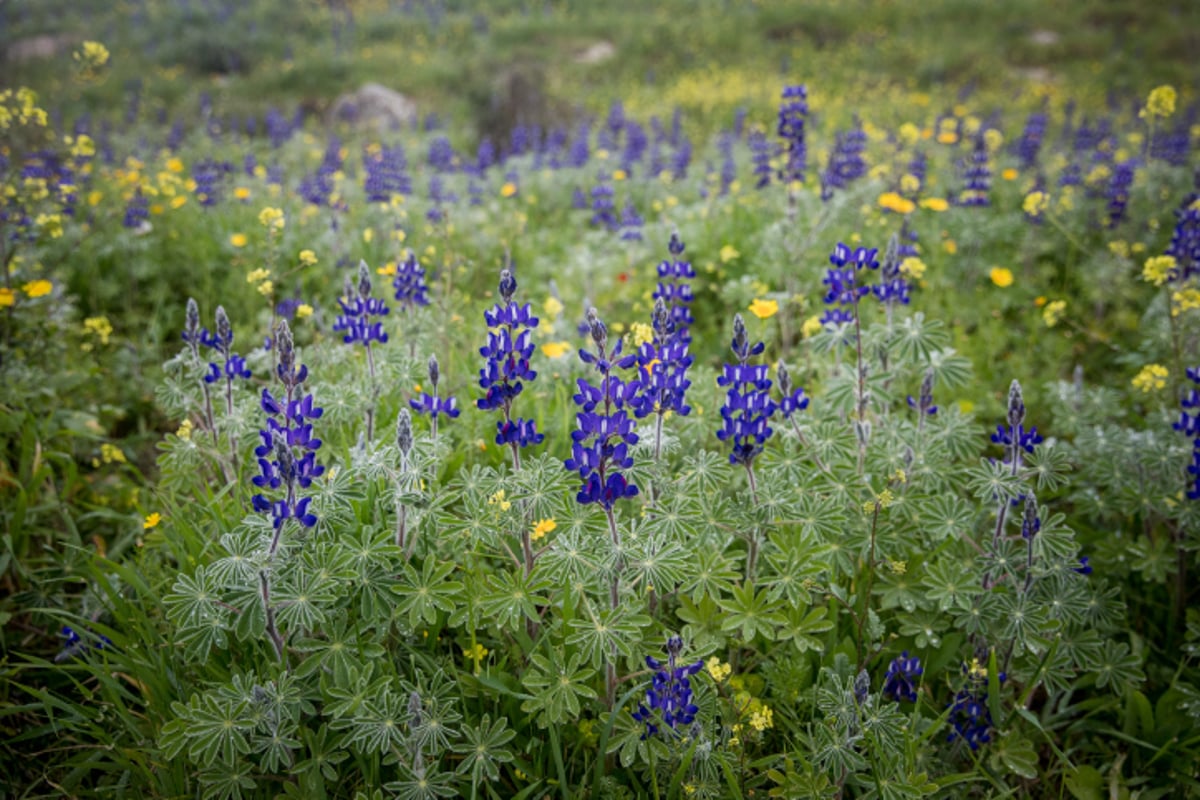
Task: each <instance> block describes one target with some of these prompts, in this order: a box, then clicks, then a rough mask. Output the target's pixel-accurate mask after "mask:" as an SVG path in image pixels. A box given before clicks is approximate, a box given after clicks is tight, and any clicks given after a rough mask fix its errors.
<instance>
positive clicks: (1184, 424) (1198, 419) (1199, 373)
mask: <svg viewBox="0 0 1200 800" xmlns="http://www.w3.org/2000/svg"><path fill="white" fill-rule="evenodd" d="M1186 374H1187V377H1188V379H1189V380H1190V381H1191V382H1192V383H1194V384H1196V386H1200V367H1188V368H1187V372H1186ZM1179 405H1180V408H1181V410H1180V412H1179V421H1178V422H1176V423H1175V424H1174V428H1175V430H1177V431H1181V432H1182V433H1183V434H1184V435H1185V436H1190V437H1191V438H1192V463H1191V464H1189V465H1188V468H1187V473H1188V475H1190V476H1191V477H1189V478H1188V479H1187V482H1188V489H1187V498H1188V499H1189V500H1200V391H1197V390H1196V387H1195V386H1193V387H1190V388H1189V389H1188V391H1187V394H1185V395H1184V396H1183V399H1181V400H1180V401H1179Z"/></svg>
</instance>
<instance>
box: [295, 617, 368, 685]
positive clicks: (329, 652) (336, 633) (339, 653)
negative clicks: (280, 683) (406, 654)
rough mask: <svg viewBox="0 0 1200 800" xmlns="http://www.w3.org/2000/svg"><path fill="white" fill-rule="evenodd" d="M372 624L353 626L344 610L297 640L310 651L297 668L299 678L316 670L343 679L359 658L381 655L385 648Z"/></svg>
mask: <svg viewBox="0 0 1200 800" xmlns="http://www.w3.org/2000/svg"><path fill="white" fill-rule="evenodd" d="M370 631H371V627H370V626H368V625H363V626H362V627H361V628H359V629H357V630H356V629H354V628H352V627H350V625H349V623H348V621H347V618H346V614H345V613H336V614H333V615H332V616H331V618H330V619H329V621H328V622H327V623H326V624H325V626H324V627H323V628H322V629H321V631H319V632H313V633H311V634H310V635H309V636H306V637H302V638H300V639H298V640H297V641H296V642H295V644H294V645H293V647H294V648H295V649H296V650H298V651H299V652H301V653H307V654H308V655H307V657H306V658H305V659H304V661H302V662H300V666H299V667H298V668H297V669H296V674H297V675H298V676H300V677H307V676H309V675H311V674H313V673H315V672H331V673H333V675H334V677H335V680H337V681H343V680H345V678H346V676H348V675H349V671H350V670H351V668H352V667H353V666H354V665H355V664H356V663H358V661H359V659H363V660H365V661H368V662H370V661H372V660H374V659H377V658H382V657H383V655H384V654H385V652H386V651H385V650H384V648H383V646H382V645H381V644H379V642H378V641H377V640H376V638H375V637H374V636H373V635H372V634H371V633H370Z"/></svg>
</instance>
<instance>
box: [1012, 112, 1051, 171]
mask: <svg viewBox="0 0 1200 800" xmlns="http://www.w3.org/2000/svg"><path fill="white" fill-rule="evenodd" d="M1047 123H1048V118H1047V117H1046V114H1045V112H1042V111H1038V112H1035V113H1033V114H1030V115H1029V117H1028V119H1026V120H1025V129H1024V130H1023V131H1021V138H1020V139H1017V141H1016V146H1015V147H1014V149H1015V150H1016V153H1017V157H1018V158H1020V159H1021V167H1022V168H1024V169H1031V168H1032V167H1034V166H1035V165H1036V164H1037V160H1038V152H1039V151H1040V150H1041V148H1042V140H1043V139H1044V138H1045V136H1046V125H1047Z"/></svg>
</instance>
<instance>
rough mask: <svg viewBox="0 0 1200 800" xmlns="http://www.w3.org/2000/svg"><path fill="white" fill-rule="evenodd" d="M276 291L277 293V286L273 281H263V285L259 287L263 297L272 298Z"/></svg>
mask: <svg viewBox="0 0 1200 800" xmlns="http://www.w3.org/2000/svg"><path fill="white" fill-rule="evenodd" d="M274 291H275V284H274V283H272V282H271V281H263V282H262V283H260V284H259V285H258V293H259V294H261V295H262V296H263V297H270V296H271V293H272V292H274Z"/></svg>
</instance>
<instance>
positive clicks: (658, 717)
mask: <svg viewBox="0 0 1200 800" xmlns="http://www.w3.org/2000/svg"><path fill="white" fill-rule="evenodd" d="M665 649H666V651H667V663H666V664H663V663H662V662H661V661H659V660H658V659H656V658H654V657H653V656H646V666H647V667H649V668H650V669H652V670H654V677H653V678H652V679H651V683H650V688H649V689H647V690H646V697H645V699H644V700H643V701H642V702H641V703H639V704H638V708H637V711H635V712H633V718H634V719H635V720H637V721H638V722H640V723H642V724H643V725H645V727H646V730H645V732H643V733H642V739H647V738H649V737H651V736H654V735H656V734H658V733H659V731H660V730H661V731H662V732H663V733H664V734H669V735H675V736H682V735H684V734H683V732H684V731H686V730H688V728H690V726H691V724H692V722H693V721H694V720H695V719H696V714H697V713H698V712H699V711H700V708H699V706H697V705H696V704H695V703H693V702H692V684H691V680H690V678H691V676H692V675H695V674H696V673H697V672H699V671H700V669H701V668H702V667H703V666H704V662H703V661H696V662H694V663H692V664H684V665H680V664H679V663H678V662H679V654H680V653H681V652H682V651H683V639H682V638H680V637H679V636H672V637H671V638H670V639H668V640H667V646H666V648H665ZM656 712H657V713H656Z"/></svg>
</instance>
